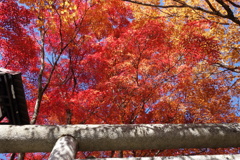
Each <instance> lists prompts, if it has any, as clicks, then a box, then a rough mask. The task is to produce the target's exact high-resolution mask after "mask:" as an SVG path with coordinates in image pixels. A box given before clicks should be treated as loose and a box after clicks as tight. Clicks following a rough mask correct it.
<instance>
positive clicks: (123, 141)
mask: <svg viewBox="0 0 240 160" xmlns="http://www.w3.org/2000/svg"><path fill="white" fill-rule="evenodd" d="M62 136H71V137H74V139H75V141H76V142H77V147H76V150H77V151H108V150H143V149H174V148H175V149H176V148H222V147H224V148H225V147H240V124H237V123H236V124H131V125H107V124H103V125H63V126H59V125H52V126H46V125H45V126H44V125H23V126H15V125H1V129H0V146H1V147H0V153H20V152H51V151H52V149H53V147H54V145H55V143H56V142H57V140H58V139H59V138H60V137H62Z"/></svg>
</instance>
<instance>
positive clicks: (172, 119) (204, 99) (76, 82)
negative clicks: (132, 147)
mask: <svg viewBox="0 0 240 160" xmlns="http://www.w3.org/2000/svg"><path fill="white" fill-rule="evenodd" d="M231 2H232V1H231ZM20 3H22V5H20ZM158 3H159V2H156V4H157V5H158ZM166 3H167V2H166ZM154 4H155V3H154ZM234 4H235V3H234ZM0 7H1V9H0V16H1V19H0V24H1V26H2V27H0V46H1V50H0V53H1V62H0V66H1V67H5V68H9V69H12V70H16V71H21V72H22V73H23V80H24V84H25V90H26V96H27V101H28V106H29V114H30V116H31V124H46V125H47V124H98V123H102V124H103V123H107V124H134V123H140V124H142V123H231V122H238V121H239V118H238V117H237V116H236V108H235V107H234V104H233V103H232V97H233V96H237V95H239V89H237V81H238V79H237V80H236V78H238V77H237V75H233V74H232V71H234V72H238V70H237V69H238V68H236V67H235V66H234V65H236V64H237V63H238V62H239V55H237V53H238V50H237V49H234V48H232V47H231V48H230V46H231V45H232V44H234V45H238V44H237V41H236V40H237V39H234V37H235V36H236V37H237V34H239V33H237V32H236V31H235V32H234V30H236V28H235V27H236V26H235V24H233V23H231V24H229V30H228V32H229V33H227V36H226V37H225V38H226V39H223V38H222V37H220V36H222V35H221V33H222V32H223V31H224V30H225V28H224V26H223V25H221V24H220V23H223V22H220V21H224V19H220V20H219V19H217V18H215V17H213V18H215V19H214V20H219V22H218V23H215V22H213V19H206V18H202V16H205V14H199V15H200V16H199V15H198V17H197V14H187V15H189V17H187V19H186V17H185V18H183V17H182V16H179V17H178V16H173V17H172V16H170V17H166V16H164V15H163V14H166V13H165V11H164V12H162V11H161V10H159V9H156V8H152V7H140V6H137V5H135V4H129V3H127V2H123V1H121V0H108V1H98V0H92V1H83V0H71V1H67V0H54V1H53V0H38V1H35V0H34V1H33V0H21V1H15V0H0ZM167 9H168V10H167V12H168V14H169V13H171V14H172V15H175V13H176V14H177V13H179V12H177V11H176V10H175V9H174V8H170V9H169V8H167ZM188 12H190V11H189V9H188V8H185V7H184V8H183V11H181V12H180V13H181V14H182V15H186V13H188ZM96 15H101V16H96ZM230 20H231V19H230ZM233 22H234V21H233ZM234 23H236V22H234ZM233 32H234V33H236V34H233ZM236 37H235V38H236ZM227 39H229V40H228V41H227ZM223 45H226V46H225V47H224V48H222V46H223ZM226 48H227V49H228V50H229V52H227V51H226V50H225V51H224V50H222V49H226ZM225 52H227V53H225ZM228 59H230V62H229V63H231V64H232V65H226V66H225V64H223V63H219V62H220V61H221V60H224V61H226V60H228ZM226 62H227V61H226ZM216 64H218V66H220V67H221V68H225V69H227V72H223V71H222V69H221V68H219V67H218V66H216ZM233 80H235V82H236V83H235V84H233V83H232V81H233ZM230 152H231V153H236V152H237V149H215V150H214V149H202V150H199V149H180V150H179V149H178V150H176V149H175V150H164V151H159V150H156V151H155V150H154V151H151V152H150V151H112V152H84V153H80V152H79V153H78V156H79V157H80V158H81V157H82V158H84V157H85V156H87V155H94V156H103V155H104V156H105V157H117V156H120V157H121V156H125V157H126V156H157V155H178V154H190V153H191V154H192V153H195V154H198V153H202V154H213V153H230ZM28 156H30V157H31V156H32V155H31V154H29V155H27V158H28ZM35 156H37V157H38V158H39V157H43V156H45V155H43V154H36V155H35Z"/></svg>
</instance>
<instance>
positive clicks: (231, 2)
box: [227, 0, 240, 8]
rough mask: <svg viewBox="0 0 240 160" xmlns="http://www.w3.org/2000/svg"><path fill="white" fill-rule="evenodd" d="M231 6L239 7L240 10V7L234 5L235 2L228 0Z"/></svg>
mask: <svg viewBox="0 0 240 160" xmlns="http://www.w3.org/2000/svg"><path fill="white" fill-rule="evenodd" d="M227 1H228V2H229V3H230V4H231V5H233V6H234V7H237V8H240V5H238V4H236V3H234V2H233V1H231V0H227Z"/></svg>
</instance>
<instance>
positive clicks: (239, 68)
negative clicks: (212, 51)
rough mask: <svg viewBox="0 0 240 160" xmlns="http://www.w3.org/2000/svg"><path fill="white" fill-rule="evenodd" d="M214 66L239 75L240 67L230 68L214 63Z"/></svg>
mask: <svg viewBox="0 0 240 160" xmlns="http://www.w3.org/2000/svg"><path fill="white" fill-rule="evenodd" d="M214 65H215V66H218V67H221V68H224V69H226V70H229V71H232V72H235V73H240V67H230V66H227V65H225V64H222V63H215V64H214Z"/></svg>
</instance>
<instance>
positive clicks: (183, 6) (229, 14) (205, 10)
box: [122, 0, 240, 25]
mask: <svg viewBox="0 0 240 160" xmlns="http://www.w3.org/2000/svg"><path fill="white" fill-rule="evenodd" d="M122 1H125V2H130V3H134V4H138V5H143V6H149V7H157V8H190V9H193V10H198V11H201V12H205V13H208V14H211V15H215V16H218V17H222V18H226V19H229V20H231V21H232V22H234V23H236V24H238V25H240V20H239V19H238V18H237V17H235V16H234V14H233V12H232V10H231V9H230V7H229V6H228V5H227V4H225V3H224V2H223V1H222V0H217V1H218V2H219V3H221V5H222V6H223V8H224V9H225V10H226V11H227V13H228V14H227V15H224V14H222V13H220V12H219V11H216V10H215V8H213V7H212V8H211V7H210V6H209V7H210V8H211V9H212V10H213V11H210V10H207V9H204V8H202V7H199V6H191V5H188V4H187V3H185V2H183V1H181V0H173V1H175V2H177V3H179V4H180V5H157V4H151V3H143V2H139V1H134V0H122ZM208 5H209V4H208ZM234 5H237V4H235V3H234ZM211 6H212V5H211ZM237 6H238V5H237Z"/></svg>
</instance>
